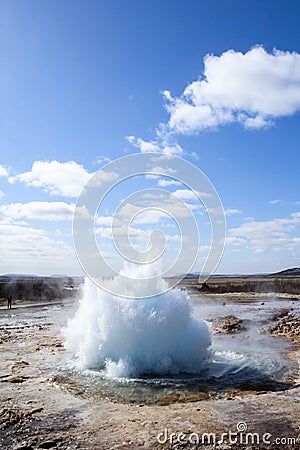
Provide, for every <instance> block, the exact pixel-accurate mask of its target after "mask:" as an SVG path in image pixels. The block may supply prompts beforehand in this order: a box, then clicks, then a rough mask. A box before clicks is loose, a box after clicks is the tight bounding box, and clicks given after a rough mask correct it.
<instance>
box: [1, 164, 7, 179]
mask: <svg viewBox="0 0 300 450" xmlns="http://www.w3.org/2000/svg"><path fill="white" fill-rule="evenodd" d="M0 177H8V171H7V169H6V168H5V167H4V166H2V165H1V164H0Z"/></svg>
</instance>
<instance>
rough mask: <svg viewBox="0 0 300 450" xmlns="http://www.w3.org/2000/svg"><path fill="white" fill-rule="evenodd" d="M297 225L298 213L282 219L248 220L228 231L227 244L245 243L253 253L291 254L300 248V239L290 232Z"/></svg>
mask: <svg viewBox="0 0 300 450" xmlns="http://www.w3.org/2000/svg"><path fill="white" fill-rule="evenodd" d="M299 225H300V212H296V213H293V214H291V215H290V216H289V217H288V218H284V219H274V220H269V221H255V220H250V221H248V222H245V223H244V224H242V225H241V226H239V227H236V228H231V229H229V230H228V238H227V243H228V244H229V245H238V244H239V243H240V244H244V243H246V246H247V247H249V248H250V249H252V250H253V251H254V252H255V253H263V252H269V251H272V252H282V251H289V252H292V251H295V250H296V249H297V248H299V246H300V238H299V237H297V236H293V235H292V231H293V230H294V229H295V228H296V227H297V226H299ZM239 239H241V241H240V242H239ZM243 241H244V242H243Z"/></svg>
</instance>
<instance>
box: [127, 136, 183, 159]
mask: <svg viewBox="0 0 300 450" xmlns="http://www.w3.org/2000/svg"><path fill="white" fill-rule="evenodd" d="M127 140H128V142H129V143H130V144H131V145H133V146H134V147H136V148H138V149H139V150H140V152H141V153H151V152H154V153H162V154H165V155H174V156H181V155H182V154H183V150H182V148H181V146H180V145H179V144H177V143H174V144H169V143H168V142H166V141H164V140H162V141H160V142H159V141H144V140H143V139H142V138H137V137H135V136H127Z"/></svg>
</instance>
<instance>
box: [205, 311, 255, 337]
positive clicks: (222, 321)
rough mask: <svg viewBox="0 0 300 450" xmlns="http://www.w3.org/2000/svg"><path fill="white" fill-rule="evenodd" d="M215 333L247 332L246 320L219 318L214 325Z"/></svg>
mask: <svg viewBox="0 0 300 450" xmlns="http://www.w3.org/2000/svg"><path fill="white" fill-rule="evenodd" d="M212 329H213V332H214V333H216V334H217V333H225V334H230V333H239V332H240V331H243V330H246V329H247V327H246V326H245V324H244V320H242V319H239V318H238V317H235V316H232V315H229V316H225V317H218V318H217V319H216V320H215V321H214V323H213V327H212Z"/></svg>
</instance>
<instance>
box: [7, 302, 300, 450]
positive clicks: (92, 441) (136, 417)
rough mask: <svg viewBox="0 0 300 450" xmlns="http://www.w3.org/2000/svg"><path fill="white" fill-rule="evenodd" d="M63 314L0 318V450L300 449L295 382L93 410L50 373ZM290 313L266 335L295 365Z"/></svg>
mask: <svg viewBox="0 0 300 450" xmlns="http://www.w3.org/2000/svg"><path fill="white" fill-rule="evenodd" d="M263 307H264V306H261V307H260V308H263ZM72 308H73V309H74V306H73V305H72V304H70V303H69V304H62V305H61V306H60V307H56V309H53V308H52V309H51V308H42V307H41V308H34V309H33V308H31V307H29V308H18V309H15V310H12V312H11V313H8V312H7V310H5V309H1V310H0V342H1V358H0V386H1V391H0V392H1V394H0V447H1V449H3V450H5V449H14V450H17V449H18V450H32V449H49V448H53V449H55V448H57V449H65V450H67V449H70V450H71V449H93V450H94V449H95V450H98V449H99V450H102V449H128V450H129V449H130V450H132V449H137V448H144V449H152V448H154V449H155V448H157V449H161V448H164V449H181V448H184V449H185V448H191V449H196V448H206V449H212V448H220V449H221V448H222V449H228V448H232V449H237V448H239V449H256V448H257V449H264V448H265V449H270V448H272V449H287V448H290V449H298V448H300V445H299V441H298V436H299V431H300V387H299V380H298V379H297V374H295V377H294V379H293V381H292V386H291V388H290V389H287V390H286V389H285V390H280V391H277V392H273V391H268V390H265V391H263V390H259V391H257V390H255V386H253V387H252V389H251V387H248V388H247V389H244V390H238V389H234V388H233V389H230V387H229V388H228V389H227V391H226V393H225V394H224V395H222V396H218V395H217V393H214V395H208V394H207V393H203V395H202V396H198V397H197V396H195V397H194V398H193V397H192V396H190V397H186V398H184V396H181V398H180V395H179V396H178V395H177V397H176V393H174V395H173V398H172V396H171V397H170V398H165V401H163V400H162V401H161V402H160V403H157V404H152V405H147V404H143V403H141V404H126V403H118V402H116V401H112V400H111V399H108V398H105V396H103V397H102V398H99V399H97V400H95V399H91V398H89V396H87V395H85V392H84V391H83V390H82V389H80V386H79V385H74V386H73V389H71V388H70V386H64V384H63V383H62V384H60V383H58V382H57V376H58V375H57V374H58V372H59V367H60V366H61V362H62V361H64V359H66V358H67V355H66V354H65V350H64V347H63V341H62V336H61V331H60V330H61V326H63V325H64V323H65V321H66V317H67V316H68V315H70V310H71V309H72ZM298 312H299V308H298V306H297V304H296V305H294V306H293V310H291V309H290V307H288V308H286V311H283V310H282V309H281V310H279V311H276V312H274V316H273V319H272V320H273V322H272V325H271V327H269V328H268V330H267V331H266V332H268V333H272V334H275V335H278V336H280V337H278V339H282V337H284V338H288V339H291V340H292V341H293V345H294V351H293V355H292V356H293V358H294V359H295V360H297V361H299V349H300V347H299V345H300V340H299V316H298V315H297V314H298ZM11 314H12V315H11ZM246 326H247V323H246V322H245V321H243V320H240V319H239V318H238V317H235V316H230V315H227V316H224V317H223V318H220V319H217V318H216V321H215V323H214V325H213V328H214V332H215V333H217V335H222V333H224V334H228V333H229V335H230V334H233V335H234V334H239V333H241V332H242V330H243V329H244V327H246ZM246 432H247V433H250V435H249V436H248V438H247V435H246ZM172 433H173V434H172ZM210 433H213V434H212V435H209V434H210ZM223 433H227V435H226V436H225V435H223V438H222V434H223ZM230 433H231V438H230V439H231V440H230V441H229V435H230ZM251 433H256V434H255V437H253V436H252V435H251ZM266 433H267V435H266ZM246 438H247V439H248V441H247V442H246ZM197 439H198V440H199V443H197V442H198V441H197ZM213 439H215V442H213ZM249 439H250V441H249ZM251 439H254V442H252V441H251ZM257 439H259V443H257ZM288 439H289V440H288Z"/></svg>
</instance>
